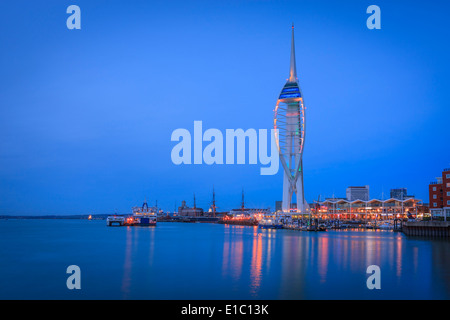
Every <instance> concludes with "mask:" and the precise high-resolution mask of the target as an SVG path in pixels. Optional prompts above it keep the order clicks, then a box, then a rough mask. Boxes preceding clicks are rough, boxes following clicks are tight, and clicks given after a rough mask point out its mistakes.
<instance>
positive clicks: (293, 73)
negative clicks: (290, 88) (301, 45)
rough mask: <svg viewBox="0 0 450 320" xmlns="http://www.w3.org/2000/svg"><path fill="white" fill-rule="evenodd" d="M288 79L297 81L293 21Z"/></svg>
mask: <svg viewBox="0 0 450 320" xmlns="http://www.w3.org/2000/svg"><path fill="white" fill-rule="evenodd" d="M288 81H289V82H297V68H296V66H295V44H294V23H292V42H291V66H290V68H289V79H288Z"/></svg>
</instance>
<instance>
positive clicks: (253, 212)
mask: <svg viewBox="0 0 450 320" xmlns="http://www.w3.org/2000/svg"><path fill="white" fill-rule="evenodd" d="M270 213H271V212H270V209H268V208H267V209H259V208H244V209H242V208H237V209H231V210H230V212H229V213H228V214H229V215H231V216H234V217H237V216H241V215H242V216H249V217H256V216H259V215H264V214H270Z"/></svg>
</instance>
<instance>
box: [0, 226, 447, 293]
mask: <svg viewBox="0 0 450 320" xmlns="http://www.w3.org/2000/svg"><path fill="white" fill-rule="evenodd" d="M0 240H1V243H2V244H7V245H2V246H0V256H1V257H2V259H1V260H0V272H1V274H2V278H3V279H4V280H2V284H1V285H0V298H2V299H9V298H10V299H37V298H39V299H79V298H82V299H436V298H439V299H449V298H450V253H449V252H450V251H449V249H450V242H448V241H447V242H446V241H439V240H427V239H419V238H406V237H405V236H404V235H402V234H401V233H393V232H389V231H376V230H371V231H365V232H361V231H328V232H317V233H316V232H298V231H291V230H261V229H258V228H256V227H243V226H230V225H218V224H183V223H159V224H158V226H157V227H156V228H145V227H118V228H107V227H106V226H105V225H104V221H84V220H81V221H70V220H8V221H2V222H1V223H0ZM70 264H76V265H79V266H80V268H81V270H82V290H80V292H77V293H75V292H73V291H69V290H67V289H66V288H65V280H66V274H65V268H66V267H67V266H68V265H70ZM372 264H375V265H379V266H380V268H381V290H368V289H367V287H366V279H367V276H368V275H367V274H366V269H367V267H368V266H369V265H372Z"/></svg>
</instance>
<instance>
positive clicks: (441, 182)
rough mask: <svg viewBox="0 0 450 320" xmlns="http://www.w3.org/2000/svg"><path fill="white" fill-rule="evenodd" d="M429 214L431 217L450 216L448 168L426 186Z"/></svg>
mask: <svg viewBox="0 0 450 320" xmlns="http://www.w3.org/2000/svg"><path fill="white" fill-rule="evenodd" d="M428 195H429V201H430V214H431V216H432V217H444V218H446V217H450V168H447V169H444V171H442V176H440V177H437V178H436V181H434V182H431V183H430V184H429V186H428Z"/></svg>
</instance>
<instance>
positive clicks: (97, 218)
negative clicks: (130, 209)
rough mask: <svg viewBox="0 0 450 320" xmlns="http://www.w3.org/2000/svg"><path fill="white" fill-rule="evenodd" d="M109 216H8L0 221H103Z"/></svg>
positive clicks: (2, 216) (2, 217)
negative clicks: (90, 219)
mask: <svg viewBox="0 0 450 320" xmlns="http://www.w3.org/2000/svg"><path fill="white" fill-rule="evenodd" d="M110 215H111V214H92V215H89V214H77V215H44V216H9V215H0V220H8V219H11V220H29V219H35V220H36V219H38V220H43V219H45V220H49V219H71V220H88V218H89V216H91V217H92V220H105V219H106V218H107V217H108V216H110Z"/></svg>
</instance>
